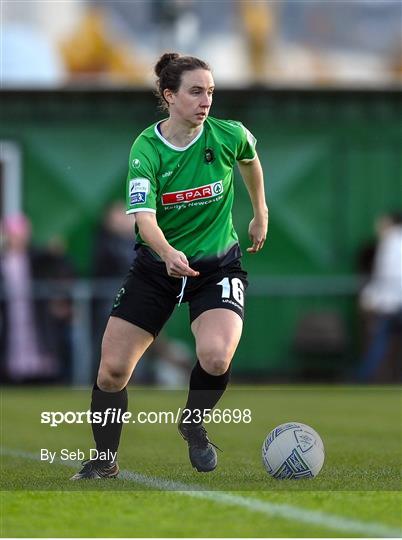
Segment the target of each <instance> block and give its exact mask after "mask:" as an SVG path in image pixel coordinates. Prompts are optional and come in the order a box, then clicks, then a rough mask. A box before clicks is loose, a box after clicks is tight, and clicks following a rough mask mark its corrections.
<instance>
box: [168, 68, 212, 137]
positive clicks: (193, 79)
mask: <svg viewBox="0 0 402 540" xmlns="http://www.w3.org/2000/svg"><path fill="white" fill-rule="evenodd" d="M214 88H215V83H214V79H213V77H212V74H211V72H210V71H207V70H206V69H195V70H194V71H185V72H184V73H183V75H182V79H181V85H180V87H179V90H178V91H177V92H176V94H173V96H172V98H173V103H172V104H171V107H170V112H171V114H172V113H173V114H174V116H175V117H176V118H177V119H180V120H181V121H184V122H186V123H188V124H190V125H192V126H194V127H196V126H201V125H202V124H203V122H204V121H205V119H206V118H207V116H208V113H209V109H210V108H211V105H212V94H213V91H214Z"/></svg>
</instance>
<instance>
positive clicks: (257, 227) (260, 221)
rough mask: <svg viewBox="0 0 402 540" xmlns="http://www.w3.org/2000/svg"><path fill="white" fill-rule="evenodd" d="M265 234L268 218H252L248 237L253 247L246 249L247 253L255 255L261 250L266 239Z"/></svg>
mask: <svg viewBox="0 0 402 540" xmlns="http://www.w3.org/2000/svg"><path fill="white" fill-rule="evenodd" d="M267 232H268V217H263V218H253V219H252V220H251V221H250V225H249V227H248V235H249V237H250V240H251V242H252V243H253V245H252V246H251V247H249V248H247V251H248V253H257V251H260V250H261V249H262V248H263V246H264V242H265V240H266V238H267Z"/></svg>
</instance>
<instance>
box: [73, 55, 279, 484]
mask: <svg viewBox="0 0 402 540" xmlns="http://www.w3.org/2000/svg"><path fill="white" fill-rule="evenodd" d="M155 73H156V75H157V77H158V80H157V89H158V95H159V98H160V101H161V104H162V105H163V107H164V108H165V109H166V110H167V112H168V115H169V116H168V118H166V119H164V120H161V121H160V122H157V123H156V124H153V125H151V126H150V127H148V128H147V129H145V130H144V131H143V132H142V133H141V134H140V135H139V137H138V138H137V139H136V140H135V142H134V144H133V146H132V149H131V152H130V159H129V173H128V179H127V214H135V218H136V225H137V227H138V233H139V234H138V236H137V257H136V259H135V261H134V263H133V266H132V267H131V268H130V271H129V274H128V277H127V278H126V280H125V282H124V284H123V286H122V288H121V289H120V291H119V293H118V295H117V297H116V300H115V303H114V306H113V310H112V313H111V317H110V318H109V321H108V324H107V327H106V330H105V334H104V337H103V343H102V358H101V362H100V367H99V372H98V378H97V382H96V384H95V386H94V389H93V393H92V403H91V411H92V412H98V413H99V412H101V413H102V414H103V413H105V411H106V409H108V408H116V409H120V410H121V411H122V412H125V411H126V410H127V389H126V385H127V383H128V381H129V379H130V377H131V374H132V372H133V370H134V368H135V366H136V364H137V362H138V361H139V359H140V358H141V356H142V355H143V353H144V352H145V351H146V349H147V348H148V347H149V346H150V344H151V343H152V341H153V340H154V339H155V337H156V336H157V335H158V333H159V332H160V330H161V328H162V327H163V325H164V324H165V323H166V321H167V320H168V319H169V317H170V315H171V314H172V312H173V310H174V307H175V305H176V304H181V303H184V302H188V303H189V311H190V323H191V330H192V332H193V334H194V338H195V342H196V352H197V358H198V361H197V363H196V365H195V366H194V369H193V371H192V373H191V377H190V388H189V393H188V399H187V403H186V407H185V409H186V410H185V411H184V412H183V415H182V417H181V421H180V424H179V432H180V434H181V435H182V437H183V438H184V439H185V440H186V441H187V443H188V447H189V457H190V461H191V464H192V466H193V467H194V468H195V469H197V471H200V472H201V471H202V472H208V471H212V470H213V469H215V467H216V465H217V455H216V451H215V448H214V445H213V444H212V443H211V442H210V441H209V439H208V437H207V433H206V430H205V428H204V427H203V425H202V420H203V417H204V415H205V414H206V413H207V412H209V411H210V410H211V409H212V408H213V407H214V406H215V405H216V403H217V402H218V400H219V399H220V397H221V396H222V394H223V393H224V391H225V389H226V386H227V384H228V381H229V372H230V363H231V360H232V358H233V355H234V353H235V351H236V347H237V345H238V343H239V340H240V336H241V332H242V326H243V310H244V292H245V289H246V287H247V279H246V277H247V273H246V272H245V271H243V270H242V267H241V264H240V257H241V252H240V247H239V243H238V238H237V234H236V232H235V230H234V228H233V224H232V214H231V211H232V203H233V168H234V166H235V163H236V162H237V163H238V165H239V169H240V173H241V175H242V177H243V180H244V182H245V184H246V187H247V190H248V193H249V196H250V199H251V204H252V207H253V211H254V217H253V219H252V220H251V222H250V225H249V231H248V232H249V236H250V240H251V242H252V246H251V247H249V248H248V249H247V251H248V252H249V253H257V252H258V251H260V250H261V248H262V247H263V245H264V241H265V238H266V234H267V228H268V209H267V206H266V203H265V195H264V181H263V173H262V169H261V165H260V162H259V159H258V157H257V154H256V151H255V143H256V140H255V138H254V137H253V135H252V134H251V133H250V132H249V131H248V130H247V129H246V128H245V127H244V126H243V125H242V124H241V123H240V122H236V121H232V120H220V119H217V118H212V117H210V116H209V110H210V108H211V104H212V95H213V92H214V80H213V77H212V73H211V69H210V67H209V66H208V65H207V64H206V63H205V62H203V61H202V60H199V59H198V58H194V57H190V56H180V55H179V54H176V53H168V54H164V55H163V56H162V57H161V58H160V59H159V61H158V62H157V64H156V66H155ZM108 418H110V411H109V416H108ZM121 428H122V425H121V423H111V422H109V421H107V422H106V425H105V426H102V425H101V424H96V423H93V424H92V430H93V435H94V439H95V442H96V448H97V450H98V451H99V455H100V456H103V459H93V460H88V461H86V462H84V463H83V465H84V466H83V468H82V470H81V471H80V472H79V473H77V474H75V475H74V476H73V479H74V480H78V479H83V478H110V477H115V476H117V474H118V472H119V468H118V465H117V462H116V455H117V448H118V445H119V440H120V433H121Z"/></svg>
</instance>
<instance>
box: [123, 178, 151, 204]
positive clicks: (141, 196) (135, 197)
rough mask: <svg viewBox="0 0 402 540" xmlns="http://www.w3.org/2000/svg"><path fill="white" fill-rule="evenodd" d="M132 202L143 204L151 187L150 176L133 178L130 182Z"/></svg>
mask: <svg viewBox="0 0 402 540" xmlns="http://www.w3.org/2000/svg"><path fill="white" fill-rule="evenodd" d="M128 189H129V196H130V204H143V203H145V202H146V200H147V195H148V193H149V189H150V182H149V180H148V178H133V179H132V180H130V183H129V187H128Z"/></svg>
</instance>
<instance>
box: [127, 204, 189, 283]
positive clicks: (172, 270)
mask: <svg viewBox="0 0 402 540" xmlns="http://www.w3.org/2000/svg"><path fill="white" fill-rule="evenodd" d="M136 223H137V227H138V229H139V232H140V235H141V238H142V239H143V240H144V241H145V242H146V244H147V245H148V246H149V247H150V248H151V249H152V250H153V251H155V253H157V254H158V255H159V257H160V258H161V259H162V260H163V261H164V263H165V264H166V270H167V273H168V275H169V276H172V277H177V278H180V277H183V276H188V277H196V276H198V275H199V272H196V271H195V270H193V269H192V268H190V265H189V263H188V260H187V257H186V256H185V254H184V253H183V252H181V251H177V249H174V247H172V246H171V245H170V244H169V242H168V241H167V240H166V238H165V235H164V234H163V231H162V229H161V228H160V227H159V225H158V222H157V220H156V215H155V214H154V213H153V212H137V213H136Z"/></svg>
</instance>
